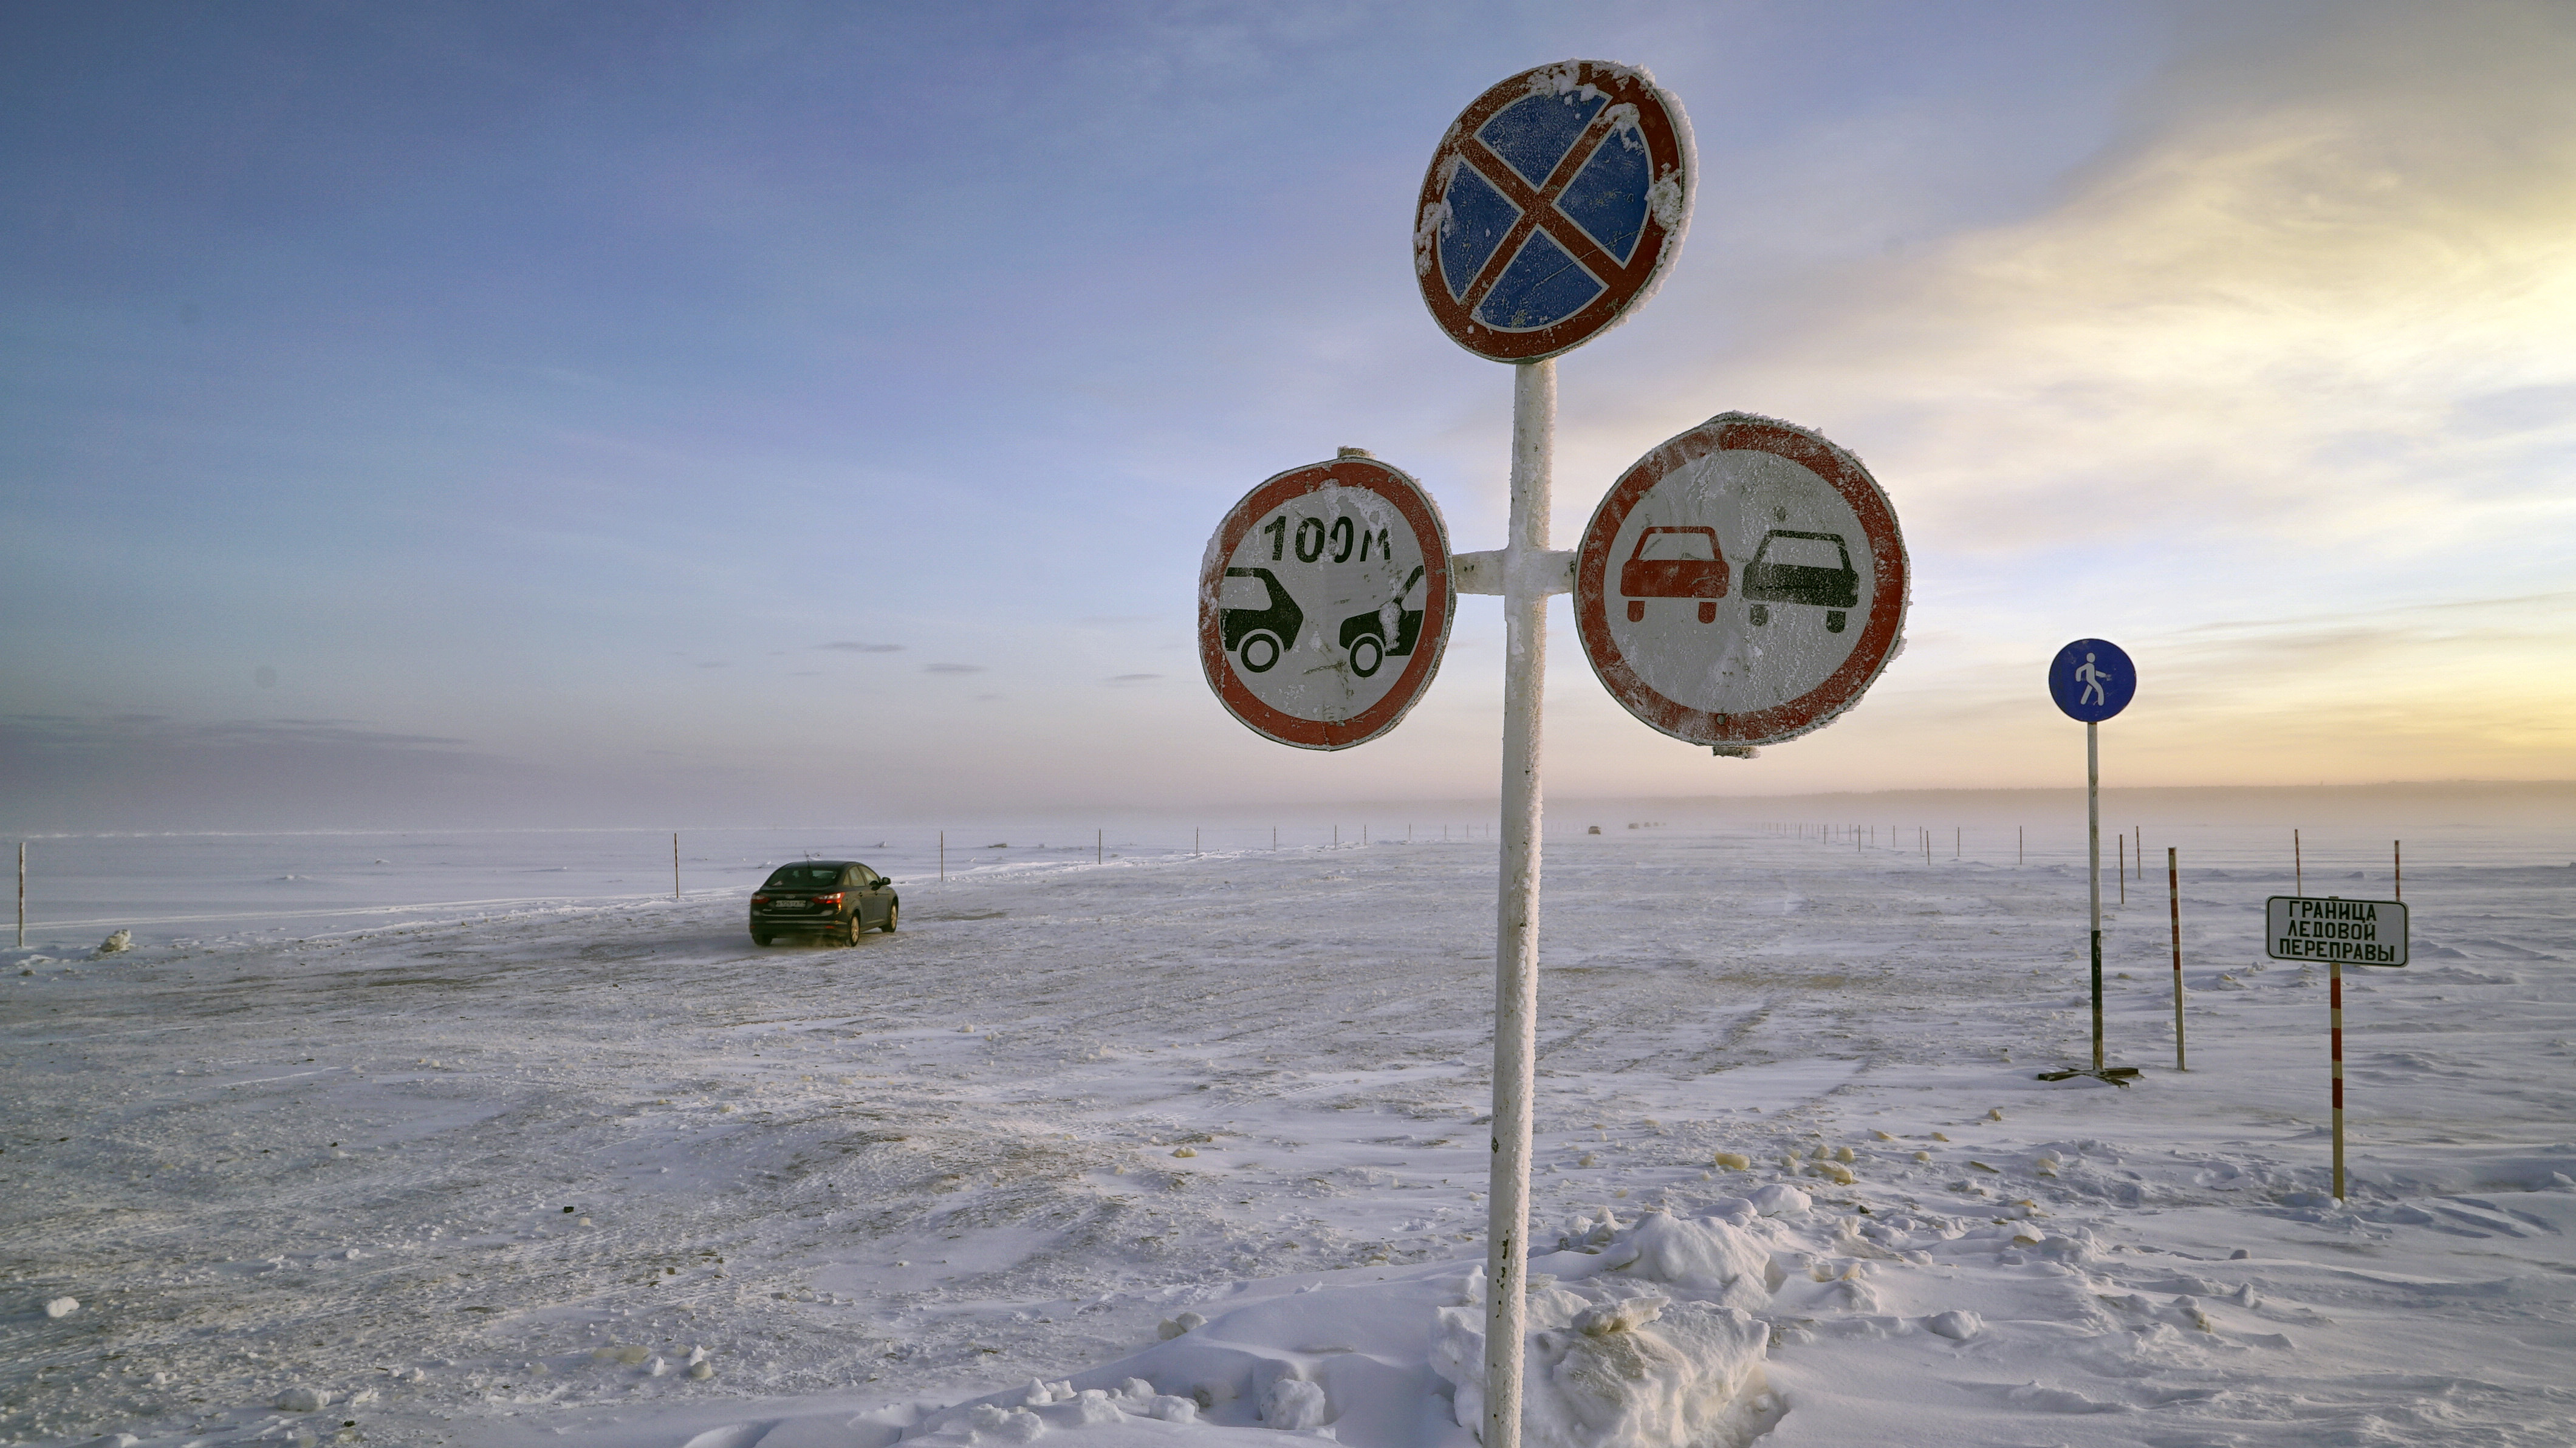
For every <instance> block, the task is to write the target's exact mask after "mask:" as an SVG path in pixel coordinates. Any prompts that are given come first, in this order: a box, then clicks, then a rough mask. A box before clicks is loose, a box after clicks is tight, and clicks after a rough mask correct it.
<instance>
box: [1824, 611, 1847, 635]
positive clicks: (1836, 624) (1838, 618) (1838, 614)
mask: <svg viewBox="0 0 2576 1448" xmlns="http://www.w3.org/2000/svg"><path fill="white" fill-rule="evenodd" d="M1842 631H1843V611H1842V610H1841V609H1838V608H1837V609H1831V610H1828V611H1827V612H1826V614H1825V632H1827V633H1841V632H1842Z"/></svg>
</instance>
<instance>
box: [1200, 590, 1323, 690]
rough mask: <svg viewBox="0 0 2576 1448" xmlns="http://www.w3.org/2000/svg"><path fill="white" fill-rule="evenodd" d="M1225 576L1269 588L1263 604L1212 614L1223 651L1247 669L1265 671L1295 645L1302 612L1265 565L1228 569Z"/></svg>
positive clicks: (1257, 671)
mask: <svg viewBox="0 0 2576 1448" xmlns="http://www.w3.org/2000/svg"><path fill="white" fill-rule="evenodd" d="M1225 576H1226V577H1228V578H1255V579H1259V580H1260V581H1261V586H1262V587H1263V588H1264V589H1266V590H1268V591H1269V599H1270V601H1269V605H1268V606H1267V607H1263V608H1219V609H1218V610H1217V615H1216V625H1217V635H1218V638H1219V640H1220V641H1221V642H1222V643H1223V644H1224V645H1225V651H1226V652H1227V653H1230V654H1235V656H1236V658H1238V659H1239V660H1241V661H1242V664H1243V666H1244V668H1246V669H1248V670H1250V671H1251V672H1253V673H1256V674H1266V673H1268V672H1270V667H1271V665H1273V664H1276V663H1278V662H1279V656H1280V655H1281V654H1284V653H1286V652H1288V650H1289V649H1290V648H1292V647H1294V646H1295V645H1296V642H1297V630H1298V629H1299V628H1301V627H1303V626H1304V625H1305V622H1306V611H1305V610H1304V609H1302V608H1299V607H1298V606H1297V600H1295V599H1293V598H1291V597H1289V596H1288V590H1287V588H1286V587H1285V586H1284V585H1282V584H1281V583H1280V582H1279V577H1278V575H1277V574H1274V573H1272V572H1271V571H1270V570H1269V569H1267V568H1229V569H1227V570H1226V571H1225ZM1237 650H1240V651H1241V652H1239V653H1238V652H1237Z"/></svg>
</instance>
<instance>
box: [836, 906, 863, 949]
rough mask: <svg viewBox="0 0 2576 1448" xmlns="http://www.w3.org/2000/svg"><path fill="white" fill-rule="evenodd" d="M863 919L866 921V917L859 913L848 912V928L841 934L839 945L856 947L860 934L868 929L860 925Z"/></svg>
mask: <svg viewBox="0 0 2576 1448" xmlns="http://www.w3.org/2000/svg"><path fill="white" fill-rule="evenodd" d="M864 919H866V916H864V915H863V914H861V913H860V912H859V911H856V910H853V911H851V912H850V923H849V927H848V928H847V929H845V930H843V931H842V932H841V943H842V944H843V945H856V944H858V943H859V935H860V932H862V931H864V930H866V929H867V928H868V927H867V926H865V925H863V924H861V923H860V922H861V921H862V920H864Z"/></svg>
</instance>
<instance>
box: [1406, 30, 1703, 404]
mask: <svg viewBox="0 0 2576 1448" xmlns="http://www.w3.org/2000/svg"><path fill="white" fill-rule="evenodd" d="M1695 169H1696V165H1695V162H1694V160H1693V157H1692V155H1691V139H1690V122H1689V121H1688V120H1687V119H1685V118H1684V117H1683V115H1682V108H1681V103H1680V102H1679V101H1676V100H1674V99H1673V98H1672V97H1671V96H1670V95H1668V94H1666V93H1665V91H1664V90H1663V88H1662V87H1660V86H1658V85H1656V84H1655V79H1654V77H1653V76H1650V75H1648V74H1647V73H1646V72H1644V71H1643V70H1640V69H1637V68H1635V67H1633V66H1624V65H1613V64H1611V63H1610V62H1608V61H1600V60H1569V61H1565V62H1562V63H1560V64H1557V65H1546V66H1540V67H1538V68H1537V69H1535V70H1526V71H1523V72H1521V73H1520V74H1519V75H1516V76H1513V77H1512V78H1511V79H1509V80H1506V81H1504V82H1502V83H1501V84H1500V85H1497V86H1495V87H1493V88H1492V89H1491V90H1488V91H1486V92H1485V93H1484V94H1483V95H1481V96H1478V97H1477V98H1476V101H1475V103H1474V104H1473V105H1470V106H1468V107H1467V109H1466V110H1465V111H1464V112H1462V113H1460V115H1459V117H1458V119H1457V120H1456V121H1455V122H1453V123H1452V124H1451V125H1450V127H1449V132H1448V134H1447V135H1445V136H1443V137H1441V139H1440V149H1439V150H1437V151H1435V152H1434V153H1433V154H1432V157H1431V169H1430V171H1429V173H1427V174H1426V175H1425V176H1424V177H1423V178H1422V198H1421V203H1420V207H1419V209H1418V210H1417V211H1416V213H1415V223H1414V231H1413V269H1414V273H1415V275H1416V276H1417V277H1418V278H1419V279H1420V281H1421V284H1422V300H1423V301H1424V302H1425V303H1426V304H1427V305H1429V307H1430V308H1431V315H1432V316H1433V317H1434V318H1435V319H1437V320H1438V321H1439V323H1440V328H1441V330H1442V331H1445V332H1447V333H1448V334H1449V337H1450V340H1452V341H1454V342H1456V343H1457V344H1458V345H1459V346H1461V347H1464V348H1466V349H1467V350H1468V351H1470V352H1473V353H1475V354H1476V355H1477V356H1479V357H1487V358H1491V359H1493V360H1494V361H1497V362H1535V361H1537V360H1539V359H1540V358H1542V357H1553V356H1555V355H1556V354H1557V353H1559V352H1564V351H1568V350H1571V349H1572V348H1575V347H1578V346H1581V345H1582V344H1583V343H1585V342H1587V341H1590V340H1591V339H1592V338H1593V337H1594V336H1595V335H1597V334H1599V333H1600V332H1602V331H1603V330H1605V329H1607V328H1608V327H1610V326H1611V325H1612V324H1614V323H1616V322H1617V321H1618V320H1619V318H1620V317H1621V316H1622V315H1623V314H1624V313H1626V311H1627V310H1628V308H1630V307H1632V306H1634V305H1635V304H1637V303H1638V302H1640V301H1643V300H1644V299H1645V298H1646V297H1648V296H1650V295H1652V294H1653V292H1654V289H1655V286H1656V284H1657V283H1658V282H1659V281H1661V280H1662V278H1663V273H1664V269H1665V267H1666V266H1668V265H1669V264H1670V263H1671V261H1672V259H1673V257H1674V256H1675V255H1676V254H1678V253H1679V252H1680V250H1681V241H1682V229H1683V227H1684V226H1685V224H1686V223H1687V222H1688V220H1689V217H1690V199H1691V185H1692V174H1693V172H1694V170H1695Z"/></svg>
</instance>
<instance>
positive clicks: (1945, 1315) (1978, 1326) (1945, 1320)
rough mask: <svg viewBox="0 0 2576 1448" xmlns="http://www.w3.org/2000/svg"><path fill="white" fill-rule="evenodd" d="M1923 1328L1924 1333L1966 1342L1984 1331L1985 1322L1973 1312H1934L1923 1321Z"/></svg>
mask: <svg viewBox="0 0 2576 1448" xmlns="http://www.w3.org/2000/svg"><path fill="white" fill-rule="evenodd" d="M1923 1326H1924V1328H1925V1330H1926V1331H1930V1332H1937V1333H1939V1334H1940V1335H1941V1336H1943V1337H1947V1338H1954V1339H1956V1340H1958V1341H1960V1342H1966V1341H1967V1340H1968V1339H1970V1338H1972V1337H1975V1336H1976V1335H1977V1334H1978V1333H1981V1332H1983V1331H1985V1330H1986V1320H1985V1319H1984V1318H1982V1317H1979V1316H1977V1315H1976V1314H1975V1313H1973V1312H1962V1311H1951V1312H1936V1313H1934V1314H1932V1315H1931V1316H1930V1317H1927V1318H1925V1319H1923Z"/></svg>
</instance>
